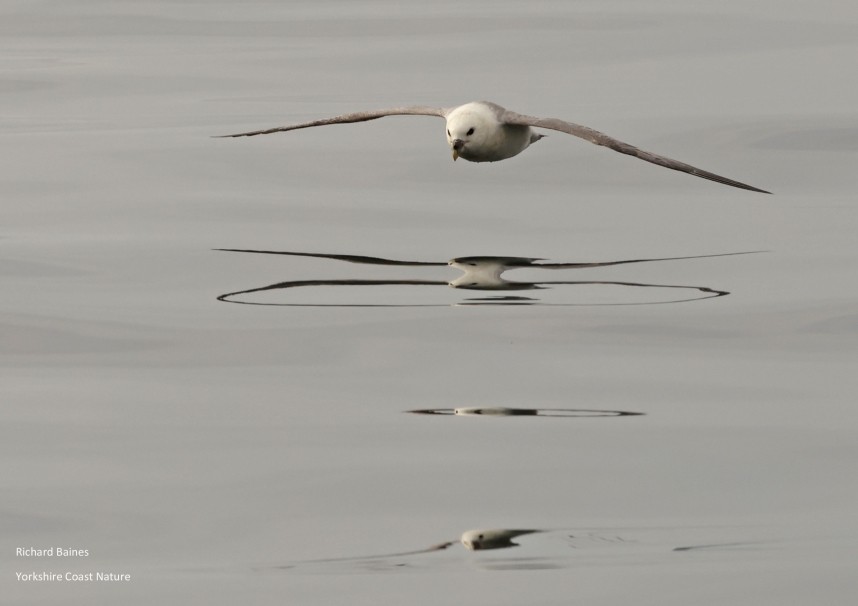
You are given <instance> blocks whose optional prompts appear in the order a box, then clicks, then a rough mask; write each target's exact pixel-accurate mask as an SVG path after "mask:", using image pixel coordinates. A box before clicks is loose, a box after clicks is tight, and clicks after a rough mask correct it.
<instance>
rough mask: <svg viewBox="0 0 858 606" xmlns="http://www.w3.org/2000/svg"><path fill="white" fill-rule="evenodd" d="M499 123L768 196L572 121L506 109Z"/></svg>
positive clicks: (747, 186)
mask: <svg viewBox="0 0 858 606" xmlns="http://www.w3.org/2000/svg"><path fill="white" fill-rule="evenodd" d="M500 120H501V122H503V123H505V124H520V125H526V126H535V127H537V128H548V129H551V130H556V131H560V132H561V133H566V134H569V135H573V136H575V137H580V138H581V139H586V140H587V141H589V142H590V143H595V144H596V145H603V146H605V147H608V148H610V149H613V150H614V151H618V152H620V153H621V154H627V155H629V156H635V157H636V158H640V159H641V160H645V161H646V162H652V163H653V164H658V165H659V166H664V167H665V168H670V169H673V170H678V171H680V172H683V173H688V174H689V175H694V176H695V177H701V178H703V179H709V180H710V181H716V182H718V183H723V184H724V185H730V186H732V187H738V188H740V189H747V190H750V191H756V192H760V193H763V194H770V193H771V192H769V191H766V190H764V189H760V188H758V187H754V186H753V185H748V184H746V183H740V182H739V181H734V180H733V179H728V178H727V177H722V176H721V175H716V174H715V173H710V172H709V171H706V170H703V169H700V168H697V167H695V166H691V165H690V164H686V163H685V162H680V161H678V160H672V159H671V158H666V157H664V156H660V155H658V154H654V153H652V152H648V151H644V150H642V149H639V148H637V147H635V146H634V145H630V144H628V143H623V142H622V141H619V140H617V139H614V138H613V137H610V136H608V135H606V134H605V133H601V132H599V131H597V130H594V129H592V128H588V127H586V126H581V125H580V124H575V123H573V122H567V121H565V120H559V119H557V118H535V117H533V116H525V115H523V114H517V113H515V112H512V111H509V110H506V111H505V112H503V113H502V114H500Z"/></svg>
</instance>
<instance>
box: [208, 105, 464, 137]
mask: <svg viewBox="0 0 858 606" xmlns="http://www.w3.org/2000/svg"><path fill="white" fill-rule="evenodd" d="M446 115H447V110H446V109H444V108H441V107H428V106H425V105H412V106H408V107H394V108H391V109H377V110H373V111H366V112H354V113H352V114H343V115H341V116H334V117H333V118H322V119H321V120H313V121H311V122H301V123H300V124H290V125H288V126H277V127H274V128H266V129H263V130H253V131H250V132H246V133H236V134H234V135H217V137H253V136H255V135H269V134H271V133H279V132H283V131H289V130H298V129H301V128H311V127H313V126H327V125H328V124H349V123H351V122H366V121H368V120H376V119H378V118H384V117H385V116H438V117H441V118H443V117H445V116H446Z"/></svg>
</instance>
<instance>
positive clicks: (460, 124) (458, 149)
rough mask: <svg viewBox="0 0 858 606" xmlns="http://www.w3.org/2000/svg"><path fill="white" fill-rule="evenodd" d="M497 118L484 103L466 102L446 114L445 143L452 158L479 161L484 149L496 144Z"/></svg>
mask: <svg viewBox="0 0 858 606" xmlns="http://www.w3.org/2000/svg"><path fill="white" fill-rule="evenodd" d="M497 137H498V120H497V116H496V115H495V113H494V112H493V111H492V109H491V108H490V107H488V106H487V105H485V104H484V103H480V102H474V103H466V104H465V105H461V106H459V107H457V108H456V109H454V110H453V111H452V112H450V113H449V114H448V115H447V143H449V145H450V149H451V150H452V151H453V160H456V159H457V158H458V157H459V156H461V157H462V158H464V159H465V160H475V161H477V162H479V161H480V160H481V159H482V157H483V155H484V150H486V149H489V148H491V147H492V146H494V145H496V139H497Z"/></svg>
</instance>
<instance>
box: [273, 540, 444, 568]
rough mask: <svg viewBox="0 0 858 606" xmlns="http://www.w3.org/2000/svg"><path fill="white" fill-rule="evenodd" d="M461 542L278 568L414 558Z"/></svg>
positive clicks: (329, 559)
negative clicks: (413, 556)
mask: <svg viewBox="0 0 858 606" xmlns="http://www.w3.org/2000/svg"><path fill="white" fill-rule="evenodd" d="M458 543H459V541H444V542H443V543H438V544H437V545H432V546H431V547H426V548H425V549H415V550H413V551H399V552H396V553H380V554H374V555H365V556H351V557H344V558H323V559H319V560H304V561H303V562H296V563H295V564H290V565H287V566H277V568H292V567H294V566H295V565H298V564H327V563H334V562H361V561H364V560H381V559H384V558H399V557H404V556H412V555H420V554H422V553H432V552H435V551H443V550H445V549H447V548H448V547H452V546H453V545H456V544H458Z"/></svg>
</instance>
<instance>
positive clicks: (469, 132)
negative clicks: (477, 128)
mask: <svg viewBox="0 0 858 606" xmlns="http://www.w3.org/2000/svg"><path fill="white" fill-rule="evenodd" d="M473 134H474V127H473V126H472V127H471V128H470V129H469V130H468V136H470V135H473Z"/></svg>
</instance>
